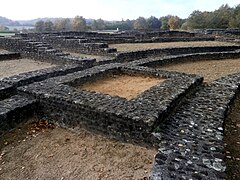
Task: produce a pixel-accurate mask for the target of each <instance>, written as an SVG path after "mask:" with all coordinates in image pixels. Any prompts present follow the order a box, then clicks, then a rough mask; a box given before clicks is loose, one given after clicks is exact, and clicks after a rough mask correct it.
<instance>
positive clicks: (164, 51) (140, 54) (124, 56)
mask: <svg viewBox="0 0 240 180" xmlns="http://www.w3.org/2000/svg"><path fill="white" fill-rule="evenodd" d="M239 48H240V46H237V45H236V46H214V47H213V46H208V47H206V46H205V47H179V48H161V49H147V50H141V51H133V52H122V53H118V54H117V55H116V61H117V62H124V61H133V60H137V59H143V58H149V57H154V56H167V55H178V54H193V53H204V52H226V51H233V52H234V51H235V50H238V49H239Z"/></svg>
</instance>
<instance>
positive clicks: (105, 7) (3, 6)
mask: <svg viewBox="0 0 240 180" xmlns="http://www.w3.org/2000/svg"><path fill="white" fill-rule="evenodd" d="M222 4H228V5H230V6H231V7H234V6H236V5H237V4H240V0H82V1H81V0H65V1H63V0H3V1H1V3H0V16H3V17H7V18H9V19H12V20H30V19H35V18H40V17H41V18H43V17H63V18H66V17H74V16H76V15H80V16H83V17H84V18H93V19H98V18H102V19H104V20H121V19H124V20H126V19H136V18H138V17H139V16H143V17H145V18H148V17H150V16H151V15H153V16H156V17H158V18H159V17H161V16H165V15H168V14H171V15H177V16H179V17H181V18H187V17H188V16H189V15H190V14H191V12H192V11H193V10H201V11H213V10H215V9H218V8H219V7H220V6H221V5H222Z"/></svg>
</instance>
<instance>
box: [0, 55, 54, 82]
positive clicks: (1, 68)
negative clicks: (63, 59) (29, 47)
mask: <svg viewBox="0 0 240 180" xmlns="http://www.w3.org/2000/svg"><path fill="white" fill-rule="evenodd" d="M54 66H56V65H53V64H50V63H47V62H40V61H35V60H31V59H16V60H6V61H0V79H1V78H3V77H9V76H13V75H17V74H20V73H25V72H29V71H35V70H39V69H45V68H50V67H54Z"/></svg>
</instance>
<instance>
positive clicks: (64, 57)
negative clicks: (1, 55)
mask: <svg viewBox="0 0 240 180" xmlns="http://www.w3.org/2000/svg"><path fill="white" fill-rule="evenodd" d="M0 48H4V49H6V50H9V51H13V52H18V53H21V55H22V57H27V58H31V59H38V60H42V61H46V62H50V63H53V64H58V65H65V64H80V65H84V66H86V67H91V66H93V63H95V61H96V60H95V59H81V58H76V57H72V56H69V54H66V53H63V52H62V51H61V50H57V49H54V48H52V47H51V46H50V45H49V44H46V43H43V42H37V41H34V40H28V39H22V38H16V37H14V38H0Z"/></svg>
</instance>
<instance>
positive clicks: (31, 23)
mask: <svg viewBox="0 0 240 180" xmlns="http://www.w3.org/2000/svg"><path fill="white" fill-rule="evenodd" d="M58 19H63V18H61V17H59V18H49V17H45V18H37V19H32V20H18V22H19V23H20V24H21V25H24V26H34V25H35V24H36V22H37V21H52V22H54V21H56V20H58ZM69 19H73V18H69ZM92 21H93V19H86V22H87V24H90V23H91V22H92Z"/></svg>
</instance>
